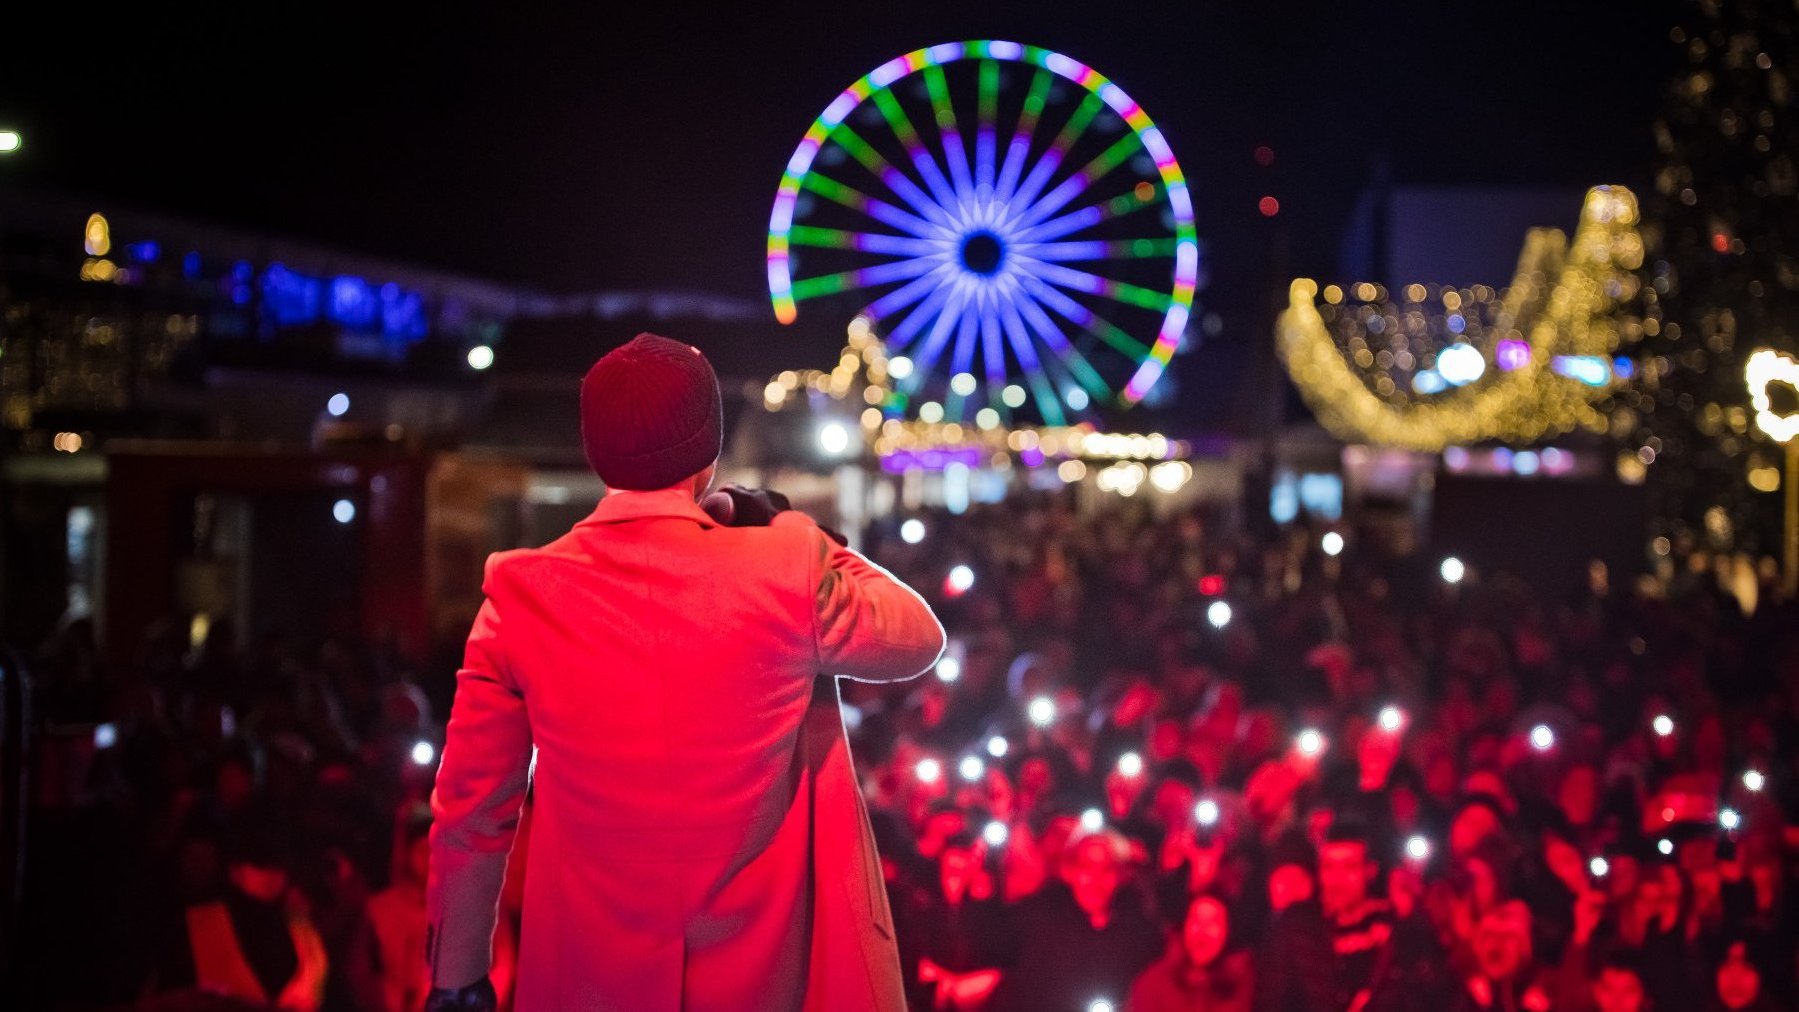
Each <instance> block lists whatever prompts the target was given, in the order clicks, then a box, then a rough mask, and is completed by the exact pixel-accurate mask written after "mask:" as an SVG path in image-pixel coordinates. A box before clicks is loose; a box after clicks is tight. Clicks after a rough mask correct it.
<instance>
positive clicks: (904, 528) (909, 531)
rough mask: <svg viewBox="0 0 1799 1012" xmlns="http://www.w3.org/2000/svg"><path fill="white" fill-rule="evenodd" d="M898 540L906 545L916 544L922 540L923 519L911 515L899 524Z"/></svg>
mask: <svg viewBox="0 0 1799 1012" xmlns="http://www.w3.org/2000/svg"><path fill="white" fill-rule="evenodd" d="M900 540H901V541H904V542H905V543H906V544H908V545H916V544H918V543H919V542H920V541H923V540H924V521H923V520H920V519H918V518H917V517H913V518H912V519H910V520H907V521H906V522H905V523H903V524H900Z"/></svg>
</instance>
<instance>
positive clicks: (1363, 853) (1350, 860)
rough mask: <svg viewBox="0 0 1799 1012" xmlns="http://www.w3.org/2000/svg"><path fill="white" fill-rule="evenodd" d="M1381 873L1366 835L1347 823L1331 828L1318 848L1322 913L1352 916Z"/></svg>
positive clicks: (1319, 892) (1344, 821) (1319, 896)
mask: <svg viewBox="0 0 1799 1012" xmlns="http://www.w3.org/2000/svg"><path fill="white" fill-rule="evenodd" d="M1379 874H1380V863H1379V862H1378V861H1377V860H1375V857H1374V855H1373V853H1372V852H1371V848H1370V847H1369V843H1368V834H1367V833H1366V831H1365V830H1364V829H1363V828H1362V827H1361V826H1360V825H1356V824H1353V823H1350V822H1349V821H1347V820H1343V821H1340V822H1338V823H1337V824H1336V825H1334V826H1332V827H1331V830H1330V832H1329V834H1328V835H1326V836H1325V838H1324V843H1323V845H1322V846H1320V847H1319V848H1318V899H1319V902H1320V903H1322V904H1323V905H1324V912H1325V913H1327V914H1331V915H1335V916H1343V917H1348V916H1354V915H1355V913H1356V911H1358V910H1360V909H1361V907H1362V906H1363V904H1365V903H1366V902H1367V901H1368V890H1369V888H1370V886H1372V885H1373V883H1374V880H1375V878H1376V877H1377V876H1378V875H1379Z"/></svg>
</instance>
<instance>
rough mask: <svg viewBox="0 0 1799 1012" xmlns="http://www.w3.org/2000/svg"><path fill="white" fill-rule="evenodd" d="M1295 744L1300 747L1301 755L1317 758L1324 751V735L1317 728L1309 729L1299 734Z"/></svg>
mask: <svg viewBox="0 0 1799 1012" xmlns="http://www.w3.org/2000/svg"><path fill="white" fill-rule="evenodd" d="M1295 744H1297V745H1298V746H1299V754H1300V755H1304V756H1315V755H1317V754H1318V753H1320V752H1323V751H1324V735H1323V733H1321V732H1320V731H1318V730H1317V729H1316V728H1310V727H1308V728H1306V729H1305V730H1304V731H1301V732H1299V737H1298V738H1297V739H1295Z"/></svg>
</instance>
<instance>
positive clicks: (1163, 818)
mask: <svg viewBox="0 0 1799 1012" xmlns="http://www.w3.org/2000/svg"><path fill="white" fill-rule="evenodd" d="M1202 783H1203V781H1202V780H1201V779H1200V775H1199V768H1198V767H1196V766H1194V765H1193V764H1192V763H1190V762H1188V761H1187V760H1185V759H1175V760H1172V761H1170V762H1166V763H1163V764H1162V765H1161V766H1160V767H1158V768H1157V769H1156V786H1155V789H1154V790H1153V791H1151V792H1150V795H1149V817H1150V819H1151V820H1152V821H1154V822H1155V824H1156V825H1158V826H1160V827H1162V829H1164V830H1172V829H1174V828H1176V827H1179V826H1185V825H1186V824H1187V822H1188V820H1190V819H1192V817H1193V805H1194V803H1195V802H1196V801H1198V799H1199V791H1200V787H1201V784H1202Z"/></svg>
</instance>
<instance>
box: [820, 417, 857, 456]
mask: <svg viewBox="0 0 1799 1012" xmlns="http://www.w3.org/2000/svg"><path fill="white" fill-rule="evenodd" d="M818 448H819V449H821V450H823V451H825V452H826V453H828V454H830V455H831V456H833V457H835V456H837V455H838V454H840V453H842V452H843V451H845V450H847V449H849V448H850V430H849V429H848V428H847V427H846V426H845V425H844V424H843V423H842V422H826V423H824V424H823V425H821V426H819V427H818Z"/></svg>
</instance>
